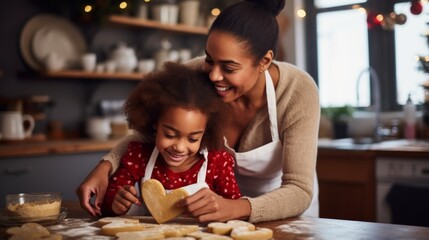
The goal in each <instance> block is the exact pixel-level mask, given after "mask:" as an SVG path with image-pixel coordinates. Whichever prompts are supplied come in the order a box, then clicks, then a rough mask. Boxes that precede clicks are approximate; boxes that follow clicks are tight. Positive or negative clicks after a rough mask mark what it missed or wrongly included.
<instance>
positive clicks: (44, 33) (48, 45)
mask: <svg viewBox="0 0 429 240" xmlns="http://www.w3.org/2000/svg"><path fill="white" fill-rule="evenodd" d="M20 50H21V54H22V56H23V58H24V61H25V62H26V63H27V64H28V65H29V66H30V67H31V68H32V69H33V70H41V69H43V68H44V67H45V62H46V61H47V58H48V56H49V55H55V56H57V57H58V58H60V59H62V60H63V61H64V63H65V66H64V68H69V69H70V68H75V67H77V66H78V65H79V59H80V56H81V55H83V54H84V53H85V52H86V51H87V45H86V42H85V38H84V37H83V35H82V33H81V32H80V30H79V29H78V28H77V27H76V26H75V25H74V24H73V23H71V22H70V21H68V20H67V19H65V18H62V17H59V16H56V15H51V14H41V15H37V16H35V17H33V18H31V19H30V20H29V21H28V22H27V23H26V24H25V26H24V28H23V30H22V32H21V39H20Z"/></svg>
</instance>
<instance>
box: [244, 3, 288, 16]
mask: <svg viewBox="0 0 429 240" xmlns="http://www.w3.org/2000/svg"><path fill="white" fill-rule="evenodd" d="M246 1H248V2H253V3H256V4H258V5H259V6H260V7H261V8H263V9H265V10H266V11H268V12H270V13H271V14H272V15H273V16H277V15H279V13H280V12H281V11H282V10H283V8H284V7H285V4H286V0H246Z"/></svg>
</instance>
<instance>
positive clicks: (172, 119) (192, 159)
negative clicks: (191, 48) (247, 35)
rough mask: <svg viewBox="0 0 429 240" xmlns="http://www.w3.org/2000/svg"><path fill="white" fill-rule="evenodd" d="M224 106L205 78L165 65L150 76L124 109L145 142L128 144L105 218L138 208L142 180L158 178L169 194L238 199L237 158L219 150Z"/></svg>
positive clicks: (111, 188)
mask: <svg viewBox="0 0 429 240" xmlns="http://www.w3.org/2000/svg"><path fill="white" fill-rule="evenodd" d="M222 106H223V104H222V102H221V100H220V99H219V97H217V96H216V93H215V90H214V88H213V85H212V84H211V83H210V80H209V79H208V76H207V74H206V73H203V72H197V71H195V70H191V69H189V68H188V67H185V66H184V65H180V64H176V63H167V64H165V69H164V70H163V71H159V72H155V73H152V74H149V75H147V76H146V77H145V78H144V79H143V81H142V82H141V83H140V85H139V86H138V87H137V88H136V89H135V90H134V91H133V92H132V93H131V94H130V96H129V97H128V99H127V101H126V103H125V108H124V111H125V114H126V116H127V119H128V122H129V125H130V127H131V128H133V129H134V130H136V131H137V132H139V133H140V134H141V135H142V136H144V137H145V140H146V141H145V142H130V143H129V145H128V150H127V151H126V153H125V154H124V155H123V157H122V160H121V163H120V166H119V168H118V170H117V171H116V172H115V173H114V174H113V176H112V177H111V178H110V179H109V185H108V188H107V191H106V196H105V198H104V201H103V204H102V213H103V215H122V214H126V213H127V212H128V211H129V209H130V208H131V206H132V205H133V204H137V205H140V204H141V200H140V198H139V197H138V194H137V190H136V188H135V187H134V185H135V183H136V182H140V180H141V179H142V178H144V180H145V179H150V178H153V179H157V180H159V181H160V182H161V183H162V185H163V186H164V188H165V189H167V190H168V189H176V188H180V187H184V186H188V185H191V184H197V185H199V188H202V187H207V188H210V189H211V190H212V191H214V192H216V193H217V194H218V195H220V196H222V197H224V198H228V199H237V198H240V197H241V193H240V191H239V189H238V185H237V182H236V180H235V176H234V171H233V168H234V159H233V157H232V156H231V155H230V154H228V153H227V152H226V151H224V150H219V149H221V148H222V146H223V133H222V131H221V124H222V120H223V119H222V118H221V116H222V115H225V114H224V112H222ZM221 112H222V113H221ZM223 118H224V117H223ZM207 149H210V151H207Z"/></svg>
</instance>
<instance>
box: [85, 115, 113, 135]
mask: <svg viewBox="0 0 429 240" xmlns="http://www.w3.org/2000/svg"><path fill="white" fill-rule="evenodd" d="M86 133H87V134H88V136H89V137H90V138H92V139H95V140H107V139H108V138H109V136H110V134H111V133H112V128H111V127H110V119H108V118H101V117H92V118H89V119H88V120H87V121H86Z"/></svg>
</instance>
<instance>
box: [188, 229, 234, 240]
mask: <svg viewBox="0 0 429 240" xmlns="http://www.w3.org/2000/svg"><path fill="white" fill-rule="evenodd" d="M186 236H188V237H193V238H196V239H199V240H232V238H231V237H229V236H225V235H219V234H215V233H208V232H202V231H197V232H192V233H188V234H186Z"/></svg>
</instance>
